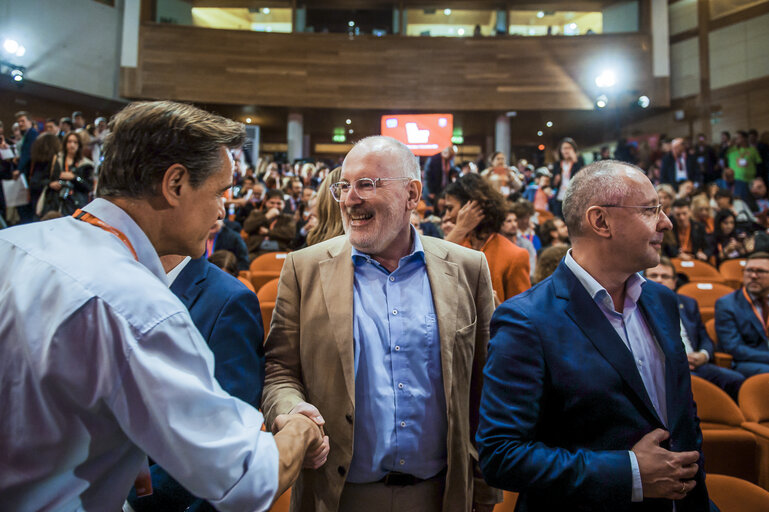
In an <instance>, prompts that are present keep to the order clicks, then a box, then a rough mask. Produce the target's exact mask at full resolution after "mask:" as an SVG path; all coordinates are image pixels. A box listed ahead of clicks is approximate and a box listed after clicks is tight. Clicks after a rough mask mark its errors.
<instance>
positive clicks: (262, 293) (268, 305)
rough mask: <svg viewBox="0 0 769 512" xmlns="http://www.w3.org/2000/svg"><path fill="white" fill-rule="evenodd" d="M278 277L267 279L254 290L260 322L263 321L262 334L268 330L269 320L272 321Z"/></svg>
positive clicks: (265, 333)
mask: <svg viewBox="0 0 769 512" xmlns="http://www.w3.org/2000/svg"><path fill="white" fill-rule="evenodd" d="M278 281H279V280H278V279H273V280H271V281H268V282H267V283H266V284H265V285H264V286H262V287H261V288H260V289H259V291H257V292H256V296H257V297H258V298H259V309H261V311H262V322H264V336H265V338H266V337H267V334H268V333H269V332H270V322H271V321H272V311H273V310H274V309H275V300H276V299H277V298H278Z"/></svg>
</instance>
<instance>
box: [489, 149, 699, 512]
mask: <svg viewBox="0 0 769 512" xmlns="http://www.w3.org/2000/svg"><path fill="white" fill-rule="evenodd" d="M563 211H564V217H565V221H566V224H567V225H568V227H569V233H570V235H571V240H572V250H571V251H570V252H569V253H568V254H567V255H566V257H565V259H564V261H563V262H561V265H560V266H559V267H558V269H556V271H555V273H554V274H553V275H552V276H551V277H549V278H548V279H545V280H544V281H542V282H541V283H540V284H538V285H537V286H535V287H534V288H531V289H530V290H528V291H527V292H524V293H522V294H520V295H518V296H516V297H514V298H512V299H510V300H508V301H507V302H505V303H504V304H502V305H501V306H500V307H499V308H498V309H497V310H496V312H495V313H494V316H493V317H492V321H491V335H492V339H491V342H490V348H489V355H488V358H487V362H486V368H485V370H484V376H485V380H484V387H483V394H482V398H481V407H480V425H479V428H478V434H477V442H478V452H479V457H480V466H481V469H482V470H483V475H484V477H485V478H486V481H487V482H488V483H489V484H490V485H492V486H494V487H500V488H502V489H507V490H512V491H519V492H520V493H521V494H520V497H519V499H518V505H517V510H519V511H551V510H577V511H596V510H606V511H622V510H628V511H631V510H644V511H658V510H659V511H663V510H664V511H670V510H673V507H674V503H673V502H674V501H675V510H676V511H677V512H685V511H706V510H708V509H709V499H708V493H707V489H706V488H705V474H704V471H703V469H702V452H701V444H702V433H701V431H700V428H699V420H698V419H697V416H696V411H695V406H694V403H693V401H692V394H691V380H690V377H689V367H688V364H687V360H686V354H685V352H684V349H683V343H682V342H681V337H680V329H679V320H678V304H677V301H676V297H675V294H674V293H673V292H671V291H670V290H668V289H667V288H665V287H663V286H660V285H658V284H657V283H653V282H648V281H646V280H644V279H643V278H642V277H641V276H640V275H639V274H638V272H639V271H641V270H643V269H645V268H649V267H653V266H655V265H656V264H657V263H658V262H659V251H660V248H661V244H662V236H663V232H664V231H666V230H669V229H670V228H671V223H670V220H669V219H668V218H667V217H666V216H665V214H664V213H662V212H661V207H660V205H659V201H658V198H657V194H656V192H655V190H654V187H653V186H652V184H651V182H650V181H649V180H648V178H646V176H645V175H644V174H643V172H642V171H641V170H640V169H638V168H637V167H635V166H632V165H629V164H624V163H621V162H617V161H612V160H603V161H599V162H596V163H593V164H591V165H589V166H587V167H586V168H584V169H583V170H582V171H581V172H580V173H579V174H577V175H576V176H575V177H574V179H572V181H571V183H570V184H569V188H568V189H567V192H566V197H565V198H564V203H563Z"/></svg>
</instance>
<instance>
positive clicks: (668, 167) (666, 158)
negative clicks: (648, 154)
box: [660, 152, 702, 186]
mask: <svg viewBox="0 0 769 512" xmlns="http://www.w3.org/2000/svg"><path fill="white" fill-rule="evenodd" d="M686 179H688V180H691V181H693V182H694V183H701V182H702V176H700V172H699V168H698V166H697V157H695V156H694V155H689V154H687V155H686ZM660 181H661V182H662V183H668V184H670V185H673V186H675V185H676V184H677V183H678V181H677V180H676V160H675V157H673V153H671V152H667V153H665V154H664V155H663V157H662V163H661V168H660Z"/></svg>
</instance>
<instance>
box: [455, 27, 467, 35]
mask: <svg viewBox="0 0 769 512" xmlns="http://www.w3.org/2000/svg"><path fill="white" fill-rule="evenodd" d="M457 34H459V35H460V36H463V35H465V29H463V28H460V29H459V30H457Z"/></svg>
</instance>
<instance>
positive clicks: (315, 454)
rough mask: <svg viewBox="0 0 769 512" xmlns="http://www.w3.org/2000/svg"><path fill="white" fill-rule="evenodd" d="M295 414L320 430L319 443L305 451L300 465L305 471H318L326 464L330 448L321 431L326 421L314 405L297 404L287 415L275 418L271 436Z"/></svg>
mask: <svg viewBox="0 0 769 512" xmlns="http://www.w3.org/2000/svg"><path fill="white" fill-rule="evenodd" d="M296 414H301V415H303V416H306V417H307V418H309V419H310V420H312V421H313V423H315V424H316V425H317V426H318V428H319V429H320V432H321V438H322V440H321V442H320V443H319V444H317V445H316V444H313V445H311V446H310V447H309V448H308V449H307V452H306V453H305V456H304V461H303V463H302V467H304V468H306V469H318V468H319V467H321V466H322V465H323V464H325V463H326V459H327V458H328V452H329V449H330V446H329V440H328V436H327V435H325V432H324V431H323V425H325V424H326V420H324V419H323V416H321V414H320V411H318V409H317V408H316V407H315V406H314V405H312V404H309V403H307V402H299V403H298V404H296V406H294V408H293V409H291V411H290V412H289V413H288V414H281V415H280V416H278V417H277V418H275V422H274V423H273V424H272V432H273V434H276V433H278V432H280V431H281V430H282V429H283V428H284V427H285V426H286V425H287V424H288V422H289V421H291V420H292V416H293V415H296Z"/></svg>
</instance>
